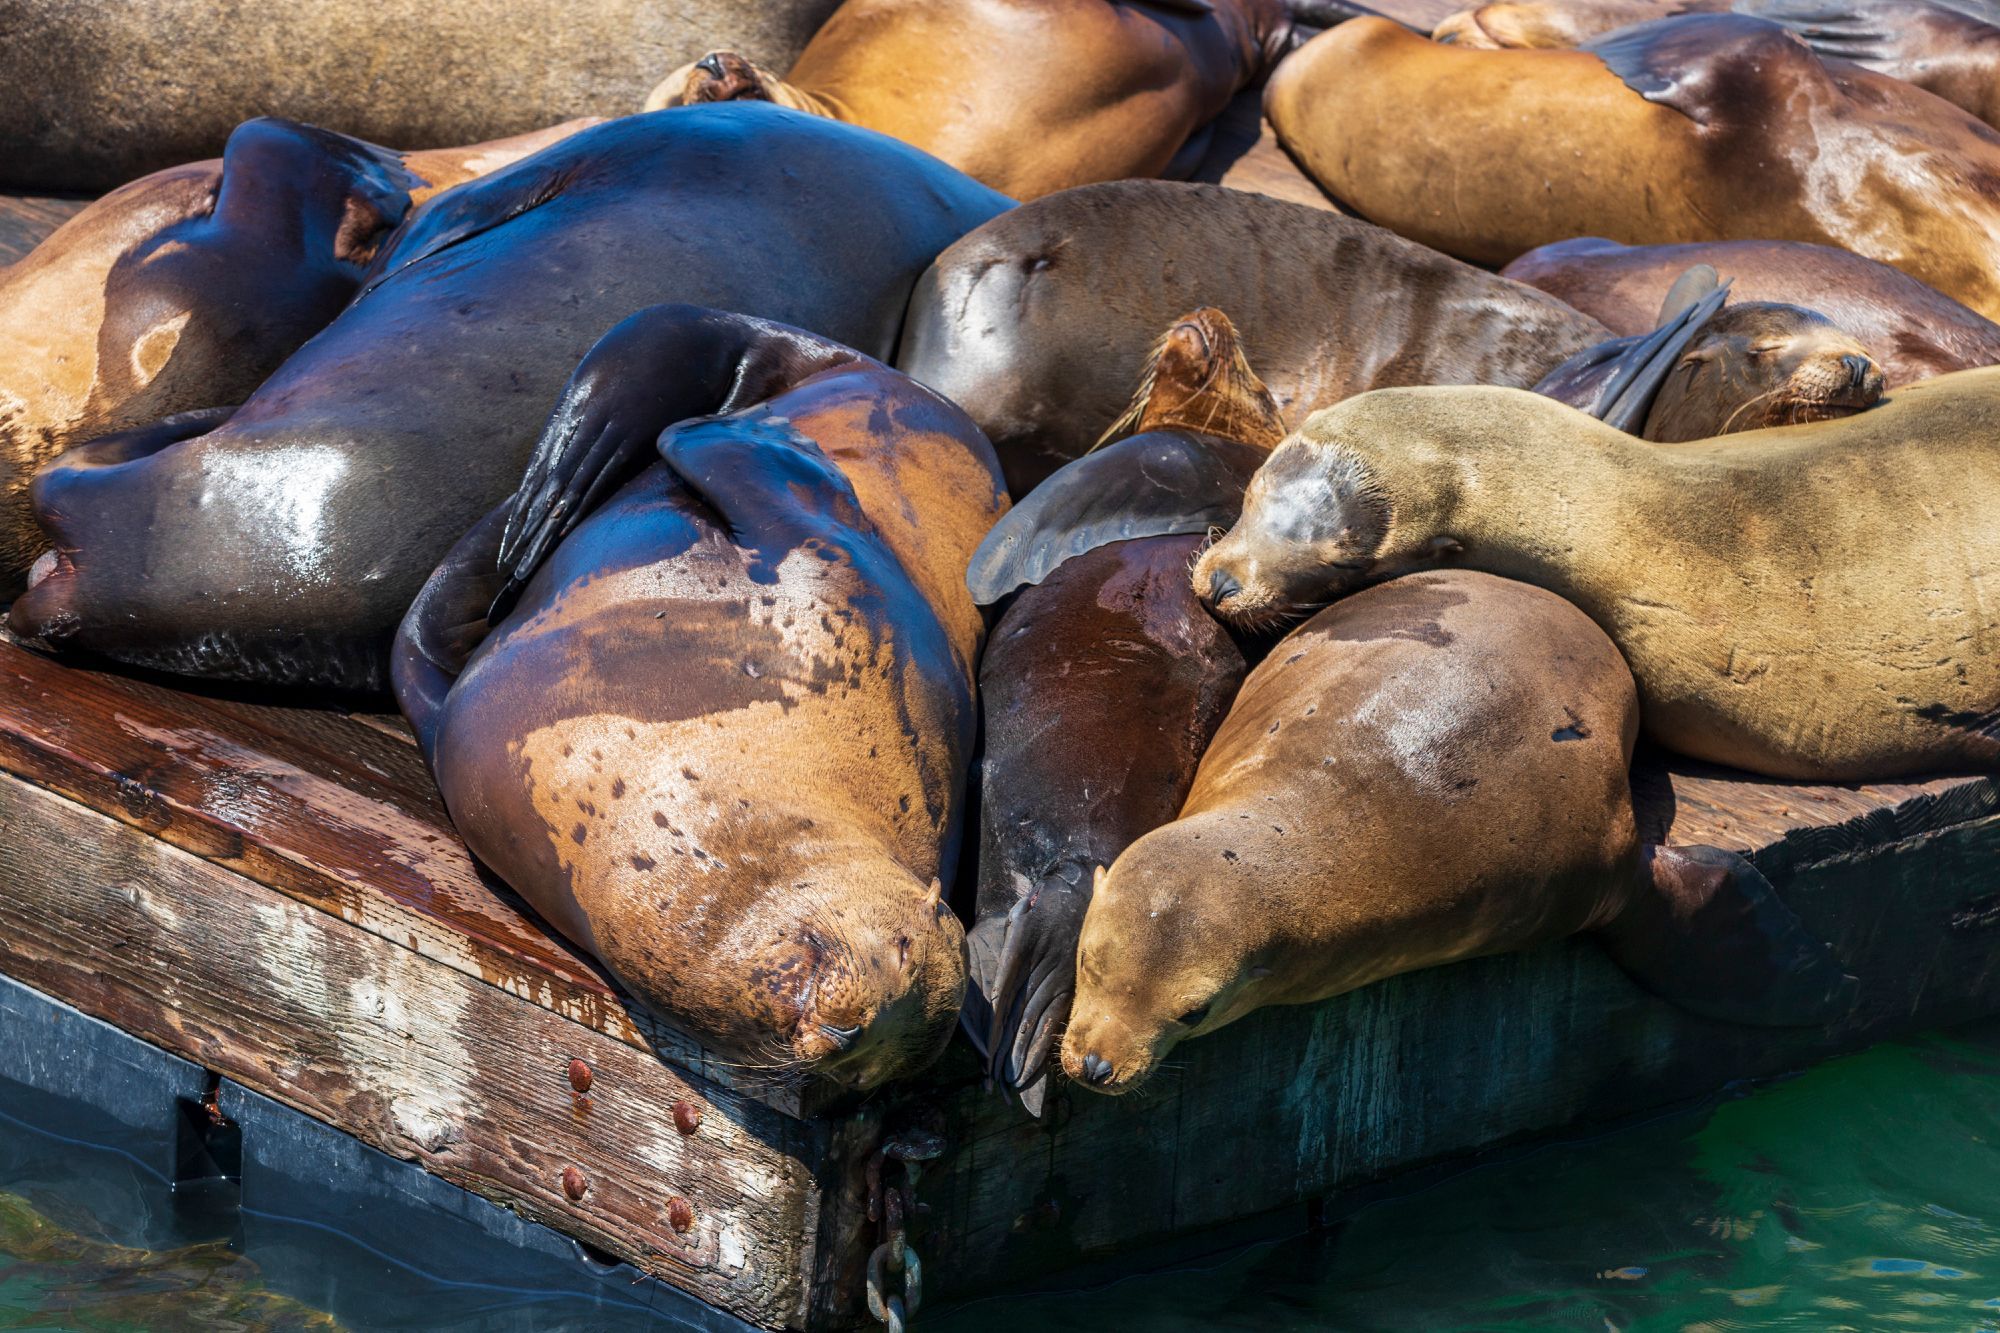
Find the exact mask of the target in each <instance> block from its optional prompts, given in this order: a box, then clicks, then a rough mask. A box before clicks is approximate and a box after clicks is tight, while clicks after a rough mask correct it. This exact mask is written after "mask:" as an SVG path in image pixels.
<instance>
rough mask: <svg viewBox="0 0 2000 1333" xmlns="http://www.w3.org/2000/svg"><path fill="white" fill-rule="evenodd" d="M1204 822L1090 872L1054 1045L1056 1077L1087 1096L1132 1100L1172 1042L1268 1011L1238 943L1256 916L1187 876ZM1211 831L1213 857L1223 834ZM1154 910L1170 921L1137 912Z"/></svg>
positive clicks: (1156, 838) (1248, 947)
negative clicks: (1164, 908) (1073, 969)
mask: <svg viewBox="0 0 2000 1333" xmlns="http://www.w3.org/2000/svg"><path fill="white" fill-rule="evenodd" d="M1208 822H1209V821H1206V820H1204V819H1202V818H1200V817H1197V818H1195V819H1190V820H1184V821H1180V822H1179V823H1176V824H1169V825H1167V826H1166V827H1164V828H1159V829H1155V830H1154V831H1153V832H1151V833H1149V834H1147V835H1146V836H1145V837H1143V838H1141V839H1139V841H1137V842H1135V843H1133V844H1132V845H1131V846H1130V847H1128V848H1126V849H1125V851H1124V853H1123V854H1122V855H1120V856H1119V858H1118V860H1117V862H1116V863H1115V864H1114V865H1113V866H1112V868H1111V870H1109V871H1106V870H1104V869H1102V868H1101V867H1100V868H1099V869H1098V871H1097V883H1096V888H1095V890H1094V891H1093V893H1092V894H1091V901H1090V911H1089V913H1088V914H1087V915H1086V916H1085V917H1084V922H1083V935H1082V938H1081V939H1080V940H1079V941H1078V945H1077V980H1076V997H1075V1000H1074V1006H1073V1008H1072V1009H1071V1010H1070V1016H1069V1026H1068V1027H1067V1028H1066V1029H1065V1030H1064V1032H1063V1043H1062V1066H1063V1072H1064V1073H1065V1074H1067V1075H1069V1076H1070V1077H1071V1078H1073V1079H1075V1080H1077V1081H1078V1082H1080V1083H1087V1084H1089V1085H1090V1087H1091V1090H1092V1091H1094V1092H1102V1093H1109V1094H1111V1095H1113V1096H1117V1095H1121V1094H1124V1093H1128V1092H1131V1091H1132V1090H1133V1089H1134V1088H1137V1087H1139V1086H1140V1085H1141V1084H1143V1083H1144V1082H1145V1081H1146V1080H1147V1079H1148V1078H1149V1077H1150V1076H1151V1075H1152V1073H1153V1071H1154V1070H1156V1069H1158V1068H1159V1067H1160V1062H1161V1061H1162V1060H1164V1059H1165V1058H1166V1056H1167V1054H1168V1052H1170V1051H1172V1050H1173V1048H1174V1047H1176V1046H1178V1045H1179V1044H1180V1043H1181V1042H1183V1041H1185V1040H1187V1039H1188V1038H1189V1037H1192V1036H1195V1035H1196V1034H1198V1033H1203V1032H1212V1031H1214V1030H1215V1029H1217V1028H1219V1027H1222V1026H1224V1025H1225V1024H1227V1023H1229V1022H1231V1021H1232V1020H1234V1019H1236V1018H1240V1017H1242V1016H1243V1015H1244V1014H1247V1013H1249V1012H1250V1011H1251V1010H1253V1009H1256V1008H1258V1007H1259V1006H1261V1005H1262V1004H1265V1003H1267V1002H1268V997H1264V996H1262V995H1260V994H1259V992H1260V990H1261V989H1262V988H1263V985H1264V983H1265V980H1266V978H1267V977H1269V976H1270V975H1271V974H1270V970H1269V969H1268V968H1267V967H1264V966H1261V965H1260V964H1259V963H1258V962H1257V957H1258V945H1257V942H1254V941H1251V940H1248V939H1245V938H1243V937H1242V936H1243V930H1244V928H1245V926H1246V925H1247V924H1248V918H1249V917H1252V916H1255V915H1256V914H1254V913H1252V914H1246V913H1243V912H1241V911H1239V910H1237V905H1235V904H1232V903H1230V902H1228V901H1225V900H1224V899H1223V898H1222V897H1221V896H1220V895H1217V894H1216V893H1215V892H1214V891H1213V890H1212V888H1210V887H1209V886H1207V885H1205V884H1203V883H1202V882H1201V877H1200V876H1199V875H1198V874H1197V873H1195V866H1196V865H1197V864H1198V857H1199V856H1200V855H1203V854H1206V853H1207V848H1206V847H1200V848H1197V847H1196V844H1195V843H1194V842H1192V841H1191V837H1192V835H1193V834H1194V833H1196V832H1197V831H1198V830H1199V828H1200V827H1201V826H1203V825H1205V824H1206V823H1208ZM1211 831H1212V832H1214V833H1215V836H1216V838H1217V841H1216V842H1215V844H1214V845H1215V849H1216V851H1217V852H1218V853H1219V852H1220V850H1221V847H1222V842H1221V841H1220V840H1221V839H1222V838H1225V837H1226V836H1227V830H1226V829H1217V830H1211ZM1190 849H1195V851H1194V854H1193V855H1190ZM1174 885H1178V886H1179V887H1178V891H1177V892H1176V891H1174V890H1173V889H1171V888H1168V887H1166V886H1174ZM1163 901H1172V902H1173V903H1174V905H1175V906H1174V910H1173V912H1171V913H1167V914H1162V913H1158V912H1154V911H1152V910H1150V909H1149V908H1148V907H1147V906H1146V904H1148V903H1160V902H1163Z"/></svg>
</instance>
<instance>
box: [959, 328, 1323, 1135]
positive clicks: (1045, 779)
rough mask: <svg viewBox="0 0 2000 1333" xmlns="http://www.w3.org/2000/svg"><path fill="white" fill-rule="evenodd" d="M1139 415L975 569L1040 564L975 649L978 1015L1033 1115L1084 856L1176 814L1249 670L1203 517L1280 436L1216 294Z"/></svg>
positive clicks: (1064, 986)
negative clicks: (1207, 562)
mask: <svg viewBox="0 0 2000 1333" xmlns="http://www.w3.org/2000/svg"><path fill="white" fill-rule="evenodd" d="M1127 430H1129V431H1132V432H1133V434H1132V435H1131V436H1130V437H1129V438H1126V439H1122V440H1120V441H1119V442H1118V443H1116V444H1112V445H1109V446H1107V447H1106V448H1104V449H1101V450H1099V451H1097V452H1095V453H1092V454H1089V455H1087V456H1086V457H1084V458H1083V459H1080V460H1078V461H1077V462H1075V463H1072V464H1070V465H1069V467H1067V468H1064V469H1063V470H1062V471H1060V472H1058V473H1056V474H1055V475H1054V476H1053V477H1050V478H1049V479H1048V481H1046V482H1044V483H1043V484H1042V485H1040V486H1038V487H1036V488H1035V491H1034V493H1033V494H1032V495H1031V496H1029V498H1028V500H1027V502H1026V503H1025V504H1023V505H1022V506H1020V507H1019V508H1016V509H1013V510H1010V511H1009V512H1008V514H1007V516H1006V517H1005V518H1002V519H1001V520H1000V522H999V523H998V524H996V525H995V527H994V529H993V531H992V532H991V533H989V534H988V536H987V538H986V540H985V541H984V542H982V543H981V545H980V552H979V554H978V555H975V556H974V558H973V561H972V569H973V571H974V575H975V576H974V577H973V578H971V579H970V580H969V582H970V583H971V584H972V587H973V592H974V595H975V596H980V591H981V579H980V578H979V577H978V575H980V574H986V575H988V576H989V577H990V578H991V580H992V581H993V582H994V583H995V584H997V585H1005V586H1006V587H1007V588H1008V589H1009V590H1011V588H1012V585H1013V583H1014V581H1015V579H1016V578H1017V577H1019V576H1021V575H1022V574H1024V573H1033V574H1034V578H1033V579H1032V582H1033V583H1034V584H1035V586H1032V587H1027V588H1023V589H1021V591H1020V592H1019V594H1018V595H1017V596H1015V597H1014V598H1013V600H1012V601H1010V602H1009V603H1008V604H1007V607H1006V609H1005V610H1004V611H1003V612H1002V614H1001V616H1000V619H999V621H998V622H997V623H996V624H995V625H994V627H993V634H992V639H991V642H990V644H989V646H988V647H987V650H986V655H985V657H984V658H983V659H982V660H981V661H980V664H979V702H980V712H981V716H982V717H983V719H984V727H983V736H984V757H983V758H982V759H981V761H980V775H981V776H980V783H979V791H980V821H979V895H978V905H977V912H976V917H977V919H976V921H975V922H974V924H973V927H972V929H971V931H970V932H969V933H968V934H967V937H966V944H967V948H968V953H969V956H970V963H971V974H972V975H971V987H970V989H969V990H968V991H967V993H966V1006H965V1020H964V1021H965V1028H966V1031H967V1033H968V1034H969V1035H970V1036H971V1038H972V1040H973V1042H974V1044H975V1045H977V1046H978V1047H979V1049H980V1051H981V1053H982V1054H983V1055H985V1057H986V1059H987V1068H988V1074H989V1076H990V1077H991V1078H993V1079H994V1080H996V1081H998V1082H999V1083H1000V1084H1001V1085H1002V1086H1004V1087H1007V1088H1011V1089H1013V1090H1015V1091H1017V1092H1019V1093H1020V1094H1021V1099H1022V1102H1023V1103H1024V1104H1025V1105H1026V1106H1027V1107H1028V1109H1029V1110H1030V1111H1032V1112H1035V1113H1036V1114H1040V1111H1041V1105H1042V1096H1043V1092H1044V1089H1045V1083H1044V1075H1045V1073H1046V1068H1047V1059H1048V1054H1049V1051H1050V1049H1051V1047H1052V1046H1053V1045H1054V1042H1055V1037H1056V1034H1057V1033H1058V1032H1060V1031H1061V1028H1062V1025H1063V1022H1064V1020H1065V1019H1066V1018H1067V1017H1068V1014H1069V1004H1070V996H1071V993H1072V990H1073V988H1074V984H1075V977H1076V941H1077V934H1078V932H1079V931H1080V930H1081V929H1082V926H1083V914H1084V910H1085V909H1086V908H1087V907H1088V906H1089V903H1090V889H1091V868H1092V867H1093V866H1098V865H1106V864H1109V863H1110V861H1111V860H1112V859H1113V858H1114V857H1116V856H1117V855H1118V853H1119V852H1121V851H1123V850H1124V849H1125V847H1126V846H1127V845H1128V844H1130V843H1131V841H1132V840H1133V839H1134V838H1137V837H1138V836H1139V835H1140V834H1142V833H1145V832H1147V831H1148V830H1150V829H1153V828H1157V827H1158V826H1159V825H1161V824H1164V823H1166V822H1167V821H1168V820H1169V819H1172V818H1173V817H1174V813H1175V811H1177V810H1179V809H1180V805H1181V800H1182V798H1184V797H1185V796H1186V795H1187V789H1188V783H1190V782H1191V781H1193V779H1194V770H1195V765H1196V763H1197V762H1198V761H1199V760H1200V759H1201V752H1202V750H1203V749H1204V748H1205V747H1206V746H1207V744H1208V738H1209V736H1210V735H1211V734H1213V733H1214V731H1215V728H1216V725H1217V724H1218V723H1220V722H1221V721H1222V716H1223V714H1224V713H1225V712H1226V711H1227V710H1228V708H1229V701H1230V700H1231V699H1232V698H1234V697H1235V694H1236V688H1237V686H1238V685H1239V684H1241V683H1242V680H1243V673H1244V671H1245V669H1246V663H1245V661H1244V657H1243V650H1242V649H1241V648H1240V647H1238V646H1237V644H1236V643H1235V641H1234V640H1232V639H1231V638H1230V635H1229V632H1228V631H1227V630H1225V629H1224V628H1223V627H1222V626H1221V625H1220V624H1219V623H1217V622H1216V620H1215V618H1214V617H1213V616H1211V615H1209V613H1208V611H1207V610H1206V609H1204V608H1203V606H1202V605H1201V603H1200V602H1198V601H1197V600H1195V596H1194V593H1193V590H1192V589H1190V588H1189V587H1188V581H1187V567H1188V561H1189V560H1190V559H1191V558H1193V555H1194V553H1195V550H1196V548H1197V547H1198V546H1199V545H1200V543H1201V541H1202V540H1203V538H1202V536H1201V535H1200V534H1201V533H1202V532H1203V531H1204V530H1205V528H1206V527H1207V524H1208V523H1209V522H1219V523H1225V524H1226V523H1228V522H1230V521H1231V520H1232V519H1233V518H1234V517H1235V510H1236V507H1237V506H1238V505H1239V504H1240V503H1241V500H1242V493H1243V485H1244V483H1245V482H1247V481H1248V480H1249V477H1250V475H1251V474H1252V473H1253V472H1254V471H1255V470H1256V464H1257V462H1258V461H1261V459H1262V457H1263V455H1264V454H1265V452H1267V451H1268V450H1269V449H1270V447H1271V446H1272V445H1275V444H1276V443H1277V442H1278V441H1279V440H1280V439H1281V438H1283V436H1284V433H1285V432H1284V426H1283V423H1282V422H1281V421H1279V419H1278V417H1277V412H1276V407H1275V405H1274V404H1273V403H1272V401H1271V397H1270V393H1269V391H1268V390H1266V389H1265V388H1264V385H1263V384H1262V382H1261V381H1259V380H1258V379H1257V376H1256V374H1255V372H1253V371H1252V370H1251V369H1250V367H1249V366H1248V364H1247V363H1246V362H1245V361H1244V358H1243V353H1242V350H1241V348H1240V347H1239V346H1238V343H1237V338H1236V330H1235V328H1234V327H1233V326H1232V325H1231V324H1230V322H1229V320H1228V318H1227V317H1226V316H1225V315H1223V314H1222V312H1221V311H1218V310H1197V311H1195V312H1194V313H1193V314H1191V315H1189V316H1187V317H1186V318H1184V319H1182V320H1180V321H1179V322H1177V323H1176V324H1175V326H1174V327H1173V328H1172V329H1171V330H1169V331H1168V333H1167V334H1166V336H1165V337H1164V338H1163V339H1162V340H1161V344H1160V346H1159V348H1158V349H1157V350H1156V351H1155V353H1154V355H1153V357H1152V358H1151V359H1150V361H1149V363H1148V366H1147V368H1146V371H1145V374H1144V375H1143V377H1142V381H1141V385H1140V388H1139V392H1138V394H1137V395H1136V396H1135V397H1134V399H1133V404H1132V410H1131V411H1130V412H1129V413H1127V414H1126V416H1125V417H1124V418H1123V419H1121V421H1120V422H1119V423H1118V424H1117V425H1116V426H1114V427H1113V431H1114V432H1117V433H1123V432H1124V431H1127ZM1203 463H1207V464H1208V466H1206V467H1204V466H1202V464H1203ZM996 546H997V547H999V548H1001V551H1000V553H998V554H994V555H989V552H990V551H991V548H994V547H996ZM982 557H986V558H982ZM1028 564H1032V569H1030V570H1024V569H1023V568H1022V567H1023V566H1024V565H1028ZM996 566H1005V567H1007V569H1001V568H996ZM1008 569H1011V571H1012V572H1008ZM981 600H986V599H985V598H984V597H982V598H981Z"/></svg>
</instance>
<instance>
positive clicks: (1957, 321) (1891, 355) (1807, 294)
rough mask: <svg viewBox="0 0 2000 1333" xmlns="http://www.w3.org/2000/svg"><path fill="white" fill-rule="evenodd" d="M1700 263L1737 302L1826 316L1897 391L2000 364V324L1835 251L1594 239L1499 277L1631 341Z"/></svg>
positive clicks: (1527, 258) (1529, 260)
mask: <svg viewBox="0 0 2000 1333" xmlns="http://www.w3.org/2000/svg"><path fill="white" fill-rule="evenodd" d="M1698 264H1706V265H1708V266H1709V267H1711V268H1713V269H1715V270H1716V271H1717V272H1719V273H1724V274H1727V275H1728V276H1729V278H1730V280H1731V282H1732V284H1733V285H1732V287H1731V289H1730V290H1731V294H1732V295H1733V296H1734V297H1735V298H1736V299H1737V300H1740V301H1746V302H1749V301H1773V302H1778V303H1781V304H1787V305H1798V306H1806V307H1808V308H1810V309H1813V310H1817V311H1819V312H1820V313H1821V314H1823V315H1825V316H1826V317H1827V318H1828V319H1830V320H1832V321H1833V322H1834V323H1835V324H1836V325H1838V326H1839V327H1840V328H1841V329H1842V330H1843V331H1845V332H1847V333H1849V334H1852V335H1853V336H1854V337H1855V338H1856V339H1857V340H1858V341H1859V342H1860V343H1861V345H1862V346H1863V347H1864V348H1866V349H1867V351H1868V355H1869V356H1870V357H1871V358H1872V359H1873V360H1874V361H1875V363H1876V365H1877V366H1878V367H1880V369H1881V371H1882V375H1883V378H1884V379H1885V380H1886V382H1887V384H1888V387H1889V388H1892V389H1895V388H1900V387H1902V386H1903V385H1905V384H1914V383H1916V382H1917V381H1918V380H1927V379H1930V378H1932V377H1934V376H1937V375H1948V374H1950V373H1951V372H1952V371H1954V370H1971V369H1973V368H1974V367H1977V366H1990V365H1995V364H2000V325H1996V324H1994V323H1993V322H1992V321H1991V320H1989V319H1987V318H1985V317H1984V316H1982V315H1979V314H1976V313H1974V312H1973V311H1970V310H1967V309H1966V308H1965V307H1964V306H1962V305H1960V304H1959V303H1958V302H1956V301H1954V300H1952V299H1951V298H1950V297H1949V296H1946V295H1945V294H1944V293H1943V292H1940V291H1938V290H1937V289H1936V288H1933V287H1929V286H1926V285H1925V284H1923V283H1921V282H1918V281H1917V280H1916V279H1915V278H1913V277H1911V276H1910V275H1909V274H1907V273H1904V272H1902V271H1901V270H1900V269H1894V268H1891V267H1889V265H1887V264H1884V263H1881V262H1880V261H1878V260H1874V259H1864V258H1862V257H1861V256H1860V255H1857V254H1853V253H1851V252H1849V251H1846V250H1836V249H1834V248H1833V247H1832V246H1827V245H1806V244H1803V243H1801V242H1798V241H1712V242H1709V243H1707V244H1702V245H1620V244H1618V242H1616V241H1607V240H1603V239H1602V238H1599V237H1595V236H1591V237H1584V238H1581V239H1578V240H1570V241H1558V242H1557V243H1556V244H1554V245H1544V246H1542V247H1540V248H1539V249H1535V250H1530V251H1529V252H1528V253H1527V254H1525V255H1522V256H1521V257H1520V258H1519V259H1516V260H1515V261H1514V262H1513V263H1511V264H1509V265H1507V267H1506V268H1504V269H1502V270H1501V276H1503V277H1508V278H1513V279H1515V280H1516V281H1518V282H1525V283H1527V284H1528V285H1529V286H1531V287H1539V288H1541V289H1542V290H1543V291H1545V292H1547V293H1549V294H1550V295H1551V296H1555V297H1559V298H1560V299H1562V300H1564V301H1567V302H1568V303H1569V304H1571V305H1572V306H1575V307H1576V308H1577V309H1578V310H1581V311H1583V312H1584V313H1585V314H1587V315H1589V316H1591V317H1592V318H1593V319H1599V320H1602V321H1604V323H1605V325H1606V326H1607V327H1609V328H1610V329H1611V331H1612V332H1613V333H1617V334H1633V333H1644V332H1646V331H1647V330H1649V329H1651V328H1652V327H1653V326H1654V324H1655V322H1656V321H1655V317H1654V312H1655V311H1657V310H1658V309H1659V308H1660V305H1661V302H1662V301H1663V300H1664V299H1665V297H1666V294H1667V291H1668V289H1669V288H1671V287H1672V285H1673V283H1674V281H1675V280H1676V279H1677V278H1678V277H1679V276H1680V275H1681V274H1683V273H1685V272H1687V270H1688V269H1689V268H1691V267H1693V266H1695V265H1698Z"/></svg>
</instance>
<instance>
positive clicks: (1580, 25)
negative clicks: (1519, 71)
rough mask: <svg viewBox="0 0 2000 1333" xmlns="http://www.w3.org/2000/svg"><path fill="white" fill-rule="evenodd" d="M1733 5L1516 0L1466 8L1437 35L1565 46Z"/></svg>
mask: <svg viewBox="0 0 2000 1333" xmlns="http://www.w3.org/2000/svg"><path fill="white" fill-rule="evenodd" d="M1738 7H1739V8H1740V6H1738ZM1731 8H1732V6H1731V3H1730V0H1510V2H1503V3H1499V4H1490V5H1474V6H1472V7H1471V8H1470V9H1462V10H1460V11H1459V12H1458V13H1456V14H1453V15H1451V16H1450V17H1449V18H1447V19H1445V20H1444V22H1442V23H1440V24H1438V25H1437V26H1436V27H1435V28H1433V29H1432V30H1431V38H1432V39H1433V40H1434V41H1439V42H1448V43H1450V44H1452V45H1454V46H1464V47H1469V48H1472V49H1475V50H1481V51H1517V50H1564V49H1568V48H1571V47H1578V46H1582V45H1583V44H1584V43H1585V42H1587V41H1589V40H1590V39H1591V38H1593V37H1601V36H1603V35H1604V34H1605V33H1607V32H1613V31H1615V30H1617V29H1619V28H1626V27H1630V26H1631V25H1633V24H1635V23H1649V22H1651V21H1652V20H1654V19H1664V18H1673V17H1675V16H1677V15H1680V14H1717V13H1727V12H1729V10H1730V9H1731Z"/></svg>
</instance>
